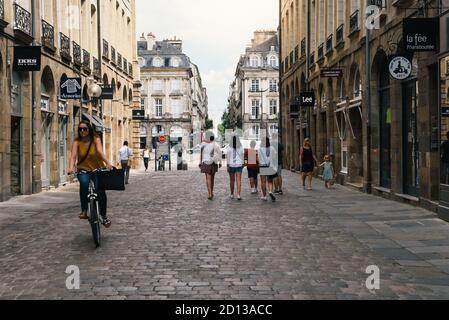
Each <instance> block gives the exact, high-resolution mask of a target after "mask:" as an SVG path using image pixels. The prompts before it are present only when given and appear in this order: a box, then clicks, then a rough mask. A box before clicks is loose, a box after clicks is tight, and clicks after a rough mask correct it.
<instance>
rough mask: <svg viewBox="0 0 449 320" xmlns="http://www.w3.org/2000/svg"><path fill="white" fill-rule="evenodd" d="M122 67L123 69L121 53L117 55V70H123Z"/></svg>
mask: <svg viewBox="0 0 449 320" xmlns="http://www.w3.org/2000/svg"><path fill="white" fill-rule="evenodd" d="M122 67H123V61H122V55H121V54H120V53H117V69H119V70H122Z"/></svg>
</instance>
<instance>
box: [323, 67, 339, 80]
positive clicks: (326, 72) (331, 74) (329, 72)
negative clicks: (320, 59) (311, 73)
mask: <svg viewBox="0 0 449 320" xmlns="http://www.w3.org/2000/svg"><path fill="white" fill-rule="evenodd" d="M320 74H321V76H322V77H323V78H340V77H341V76H342V75H343V70H342V69H331V68H326V69H321V71H320Z"/></svg>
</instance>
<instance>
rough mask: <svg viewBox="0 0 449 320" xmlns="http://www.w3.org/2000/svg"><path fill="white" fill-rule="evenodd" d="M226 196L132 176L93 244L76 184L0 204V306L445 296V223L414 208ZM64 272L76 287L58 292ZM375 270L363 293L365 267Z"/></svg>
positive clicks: (298, 194)
mask: <svg viewBox="0 0 449 320" xmlns="http://www.w3.org/2000/svg"><path fill="white" fill-rule="evenodd" d="M244 177H245V179H244V192H243V196H244V199H243V201H242V202H237V201H236V200H231V199H229V196H228V177H227V174H226V172H225V171H223V169H222V171H220V173H219V176H218V177H217V182H216V184H217V185H216V199H215V200H214V201H213V202H210V201H208V200H207V198H206V196H207V194H206V191H205V184H204V177H203V176H201V175H200V174H199V172H195V171H188V172H181V173H180V172H163V173H154V172H151V173H143V172H138V173H134V174H133V175H132V177H131V184H130V185H129V188H128V190H127V191H126V192H124V193H114V192H110V193H108V196H109V213H110V216H111V218H112V220H113V226H112V227H111V229H108V230H104V229H103V243H102V247H101V248H100V249H97V250H96V249H95V248H94V244H93V241H92V235H91V231H90V227H89V225H88V223H87V222H86V221H80V220H79V219H78V214H79V200H78V199H79V198H78V193H77V185H76V184H73V185H70V186H67V187H64V188H61V189H58V190H56V191H50V192H45V193H42V194H39V195H33V196H26V197H21V198H16V199H13V200H12V201H9V202H6V203H0V229H1V231H0V242H1V243H2V245H1V247H0V270H1V271H0V298H1V299H431V298H432V299H448V298H449V225H448V224H447V223H445V222H443V221H441V220H439V219H437V218H436V215H435V214H434V213H431V212H429V211H425V210H423V209H420V208H415V207H411V206H408V205H404V204H399V203H396V202H391V201H388V200H384V199H381V198H378V197H374V196H370V195H366V194H362V193H357V192H354V191H352V190H350V189H347V188H345V187H341V186H338V187H336V188H335V189H334V190H331V191H329V190H325V189H324V188H323V183H322V182H320V181H316V184H315V190H314V191H312V192H308V191H304V190H302V188H299V187H298V186H299V177H298V176H297V175H296V174H293V173H290V172H285V179H284V180H285V183H284V184H285V186H284V191H285V195H284V196H280V197H279V199H278V200H279V201H278V202H276V203H271V202H268V203H264V202H261V200H260V199H259V197H258V196H251V195H250V194H249V188H248V186H247V179H246V172H245V173H244ZM69 265H76V266H78V267H79V268H80V278H81V289H80V290H74V291H69V290H68V289H66V286H65V282H66V277H67V276H68V275H67V274H65V271H66V268H67V266H69ZM370 265H376V266H378V267H379V268H380V272H381V274H380V280H381V284H380V290H377V291H372V292H371V291H369V290H368V289H367V288H366V285H365V282H366V279H367V277H368V276H369V275H368V274H366V268H367V267H368V266H370Z"/></svg>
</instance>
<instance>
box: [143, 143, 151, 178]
mask: <svg viewBox="0 0 449 320" xmlns="http://www.w3.org/2000/svg"><path fill="white" fill-rule="evenodd" d="M142 157H143V164H144V166H145V172H146V171H148V164H149V163H150V147H149V146H148V145H146V146H145V149H144V150H143V151H142Z"/></svg>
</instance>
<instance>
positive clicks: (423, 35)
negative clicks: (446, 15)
mask: <svg viewBox="0 0 449 320" xmlns="http://www.w3.org/2000/svg"><path fill="white" fill-rule="evenodd" d="M439 37H440V24H439V20H438V19H437V18H406V19H404V21H403V38H404V49H405V51H406V52H417V51H437V49H438V41H439Z"/></svg>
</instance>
